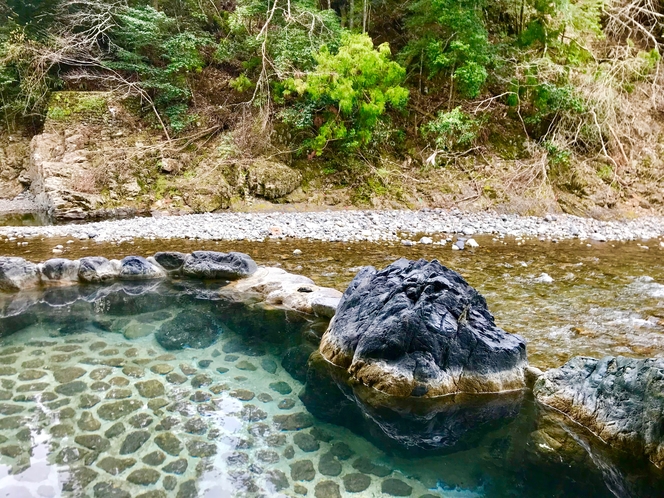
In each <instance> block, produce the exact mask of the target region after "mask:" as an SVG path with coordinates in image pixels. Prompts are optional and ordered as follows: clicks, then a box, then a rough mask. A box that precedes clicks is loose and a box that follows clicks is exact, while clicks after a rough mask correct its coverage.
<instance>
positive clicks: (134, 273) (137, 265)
mask: <svg viewBox="0 0 664 498" xmlns="http://www.w3.org/2000/svg"><path fill="white" fill-rule="evenodd" d="M165 276H166V275H165V273H164V272H163V271H162V270H161V268H159V267H157V266H155V265H153V264H152V263H150V262H149V261H148V260H147V259H145V258H142V257H140V256H127V257H126V258H124V259H123V260H122V261H120V279H121V280H149V279H152V278H163V277H165Z"/></svg>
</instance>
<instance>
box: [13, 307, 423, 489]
mask: <svg viewBox="0 0 664 498" xmlns="http://www.w3.org/2000/svg"><path fill="white" fill-rule="evenodd" d="M173 316H179V315H178V313H177V311H165V312H164V313H162V314H160V315H153V316H152V317H151V318H155V319H158V320H169V319H170V318H171V317H173ZM149 318H150V317H148V316H146V314H143V315H141V316H140V320H134V319H132V318H131V317H122V318H120V317H118V318H115V319H108V320H107V318H106V317H105V316H102V317H100V318H99V319H98V320H100V321H104V320H105V321H106V322H108V323H106V322H105V323H106V325H105V326H108V327H109V328H110V329H112V330H116V331H117V333H111V332H105V333H104V332H101V331H99V330H98V329H94V328H92V327H91V326H90V325H89V324H82V325H81V326H80V327H79V333H76V334H74V335H66V336H63V335H60V334H58V332H57V330H58V329H57V327H56V326H55V325H53V327H51V328H49V327H48V326H46V325H40V326H32V327H29V328H27V329H25V330H23V331H21V332H19V333H17V334H14V335H12V336H10V337H8V338H5V339H2V340H1V341H0V415H1V416H0V468H1V466H3V465H6V466H8V467H9V468H10V469H11V470H10V471H11V472H14V473H17V474H18V475H17V479H18V480H17V482H19V484H18V485H19V486H24V487H26V489H27V487H29V484H27V483H25V482H24V483H22V484H21V482H22V481H20V479H19V476H20V474H21V472H25V471H26V470H25V469H26V468H29V466H30V463H31V453H32V454H35V453H36V451H37V450H36V447H34V448H32V449H31V448H30V445H29V444H26V443H25V442H26V441H29V440H32V441H33V444H36V445H39V444H41V445H43V446H44V447H45V448H46V450H47V454H48V456H47V468H49V469H52V471H53V472H56V473H57V475H58V480H57V482H59V483H60V484H59V486H60V489H58V493H59V492H62V496H65V497H77V498H78V497H83V496H86V497H89V498H92V497H95V498H96V497H99V498H115V497H120V498H130V497H140V498H167V497H171V496H172V497H175V498H186V497H191V498H195V497H198V496H203V494H202V493H204V491H205V490H206V489H209V490H216V489H218V488H219V486H222V487H223V489H225V490H226V492H228V490H233V491H232V492H231V493H232V495H227V494H223V495H222V494H219V495H218V496H235V495H236V494H237V495H238V496H240V495H241V496H277V495H278V496H303V495H307V496H313V497H317V498H332V497H338V496H342V495H344V494H345V493H359V494H358V495H357V496H382V495H383V494H382V492H386V493H388V494H393V495H394V496H406V495H405V494H403V493H405V492H406V490H407V489H412V494H413V496H419V495H420V494H423V493H425V492H426V488H425V487H424V486H423V485H422V484H421V483H420V482H418V481H417V480H415V479H408V478H407V477H405V476H403V475H401V474H397V473H394V472H392V470H390V469H389V468H387V467H385V466H381V465H377V464H375V463H373V462H374V461H375V460H376V459H379V458H383V455H382V453H381V452H379V451H378V450H377V449H375V448H374V447H373V446H371V445H370V444H369V443H368V442H366V441H365V440H363V439H362V438H359V437H357V436H353V435H351V433H350V432H349V431H347V430H346V429H342V428H338V427H333V426H328V425H326V424H318V423H317V422H316V421H315V419H314V418H313V417H312V416H311V415H310V414H309V413H308V412H307V411H306V409H305V408H304V406H303V405H302V403H301V402H300V400H299V399H298V398H297V396H296V395H295V394H294V393H297V392H299V390H301V388H302V384H301V383H300V382H298V381H297V380H294V379H293V378H292V377H290V375H288V373H286V372H285V371H284V369H282V368H280V367H279V364H280V358H278V357H272V356H271V355H269V354H267V352H266V351H265V349H264V348H263V347H260V346H257V345H255V344H254V345H251V346H248V347H245V345H244V343H243V341H242V340H241V338H240V337H238V336H234V335H232V334H231V333H230V332H223V333H222V337H221V339H220V340H219V341H218V342H213V341H212V335H208V336H207V337H206V339H205V341H204V342H205V344H204V345H206V346H207V345H208V343H210V344H209V347H206V348H204V349H193V348H191V349H184V350H174V351H171V352H167V351H165V350H164V349H163V348H162V347H161V346H160V345H159V343H158V342H157V340H156V339H155V336H154V334H153V333H150V334H147V335H142V334H135V333H132V334H129V335H131V336H132V337H134V336H140V337H137V338H135V339H131V340H127V338H126V337H127V335H128V334H126V333H125V331H126V330H127V328H129V329H130V330H133V331H134V332H135V331H136V330H137V327H138V325H141V326H147V325H151V323H150V320H149ZM182 320H183V317H182V316H180V320H179V321H182ZM137 324H138V325H137ZM113 327H115V329H114V328H113ZM153 328H155V329H156V328H157V327H156V326H155V327H153ZM168 332H169V334H170V336H169V337H170V338H171V339H173V340H175V339H177V340H178V341H183V340H185V339H186V338H185V337H184V336H182V335H177V336H175V335H173V334H174V332H173V331H172V330H171V329H168ZM216 333H217V332H216V331H212V332H211V333H210V334H216ZM172 345H173V342H169V343H168V347H172ZM3 346H4V347H3ZM220 351H224V353H221V352H220ZM19 367H20V368H19ZM319 426H320V427H319ZM323 426H324V427H325V428H323ZM45 439H46V442H43V441H44V440H45ZM37 441H41V442H40V443H37ZM367 451H370V452H371V453H370V455H369V456H370V458H365V460H366V461H364V460H361V459H358V458H357V455H358V454H359V453H360V452H363V453H366V452H367ZM363 458H364V457H363ZM377 469H380V471H377ZM383 469H384V470H383ZM388 476H390V478H392V479H394V476H396V477H398V482H396V481H394V480H392V481H385V480H384V478H387V477H388ZM401 483H403V485H402V484H401ZM35 489H36V488H35ZM219 489H221V488H219ZM210 493H213V491H210ZM399 493H402V494H399ZM26 496H28V495H26ZM35 496H36V495H35ZM210 496H217V495H210Z"/></svg>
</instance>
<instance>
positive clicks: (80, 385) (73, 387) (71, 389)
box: [55, 380, 88, 396]
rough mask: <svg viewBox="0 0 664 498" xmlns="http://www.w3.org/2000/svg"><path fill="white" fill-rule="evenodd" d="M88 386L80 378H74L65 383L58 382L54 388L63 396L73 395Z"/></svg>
mask: <svg viewBox="0 0 664 498" xmlns="http://www.w3.org/2000/svg"><path fill="white" fill-rule="evenodd" d="M87 388H88V385H87V384H86V383H85V382H83V381H82V380H75V381H74V382H68V383H66V384H60V385H59V386H57V387H56V388H55V392H56V393H58V394H61V395H63V396H74V395H76V394H80V393H82V392H83V391H85V390H86V389H87Z"/></svg>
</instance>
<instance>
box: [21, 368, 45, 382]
mask: <svg viewBox="0 0 664 498" xmlns="http://www.w3.org/2000/svg"><path fill="white" fill-rule="evenodd" d="M45 375H46V372H44V371H43V370H23V371H22V372H21V373H20V374H18V380H37V379H41V378H42V377H44V376H45Z"/></svg>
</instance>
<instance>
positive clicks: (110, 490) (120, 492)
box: [92, 482, 131, 498]
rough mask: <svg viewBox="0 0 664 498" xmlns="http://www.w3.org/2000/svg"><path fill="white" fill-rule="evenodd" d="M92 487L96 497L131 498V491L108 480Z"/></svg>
mask: <svg viewBox="0 0 664 498" xmlns="http://www.w3.org/2000/svg"><path fill="white" fill-rule="evenodd" d="M92 489H93V490H94V493H95V498H131V493H129V492H127V491H125V490H124V489H122V488H120V487H118V486H116V485H114V484H110V483H108V482H98V483H97V484H95V486H94V488H92Z"/></svg>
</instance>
